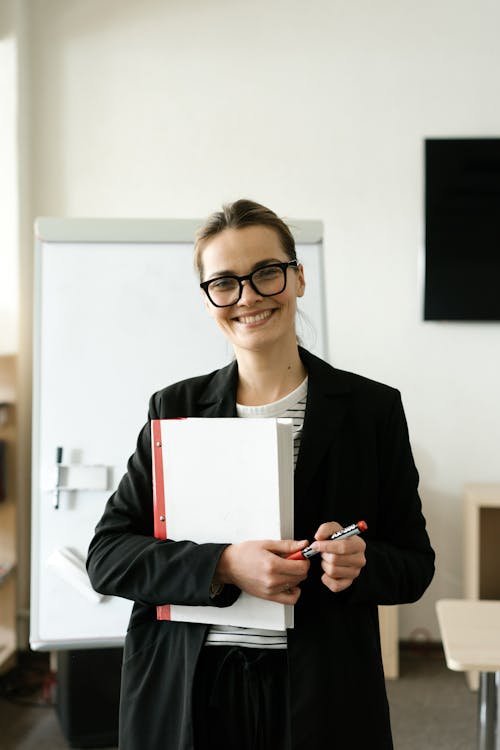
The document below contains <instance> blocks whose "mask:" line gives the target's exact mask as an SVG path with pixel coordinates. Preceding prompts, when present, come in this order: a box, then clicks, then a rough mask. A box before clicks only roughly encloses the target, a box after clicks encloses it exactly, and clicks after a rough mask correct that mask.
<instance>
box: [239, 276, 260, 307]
mask: <svg viewBox="0 0 500 750" xmlns="http://www.w3.org/2000/svg"><path fill="white" fill-rule="evenodd" d="M241 283H242V285H243V288H242V290H241V297H240V299H239V300H238V301H239V303H240V304H243V305H250V304H251V303H252V302H255V300H256V299H261V295H260V294H259V293H258V292H256V291H255V289H254V288H253V286H252V285H251V284H250V281H249V280H248V279H245V281H242V282H241Z"/></svg>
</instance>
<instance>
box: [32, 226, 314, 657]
mask: <svg viewBox="0 0 500 750" xmlns="http://www.w3.org/2000/svg"><path fill="white" fill-rule="evenodd" d="M200 224H201V222H197V221H194V220H161V219H151V220H139V219H137V220H136V219H126V220H114V219H54V218H41V219H38V220H37V222H36V224H35V234H36V242H35V256H36V257H35V304H34V307H35V311H34V321H35V323H34V325H35V330H34V374H33V375H34V377H33V382H34V392H33V467H32V547H31V618H30V622H31V625H30V644H31V647H32V648H33V649H34V650H57V649H73V648H79V649H80V648H96V647H110V646H121V645H122V644H123V642H124V638H125V632H126V628H127V624H128V619H129V616H130V611H131V607H132V602H130V601H127V600H125V599H120V598H117V597H100V596H97V595H95V594H92V591H91V590H90V586H89V582H88V578H87V576H86V573H84V572H82V571H80V572H79V571H78V561H79V560H80V561H83V560H84V559H85V557H86V554H87V549H88V545H89V542H90V540H91V538H92V536H93V533H94V528H95V526H96V524H97V522H98V520H99V519H100V517H101V515H102V512H103V509H104V505H105V503H106V501H107V499H108V497H109V495H110V494H111V493H112V492H113V491H114V490H115V489H116V487H117V485H118V483H119V481H120V479H121V477H122V475H123V473H124V472H125V469H126V463H127V460H128V458H129V456H130V455H131V453H132V452H133V451H134V449H135V443H136V439H137V435H138V433H139V430H140V428H141V427H142V425H143V424H144V422H145V421H146V418H147V406H148V401H149V397H150V395H151V394H152V393H153V392H154V391H156V390H158V389H160V388H163V387H164V386H166V385H168V384H170V383H173V382H176V381H177V380H181V379H183V378H186V377H191V376H194V375H198V374H203V373H206V372H210V371H211V370H214V369H216V368H218V367H221V366H224V365H226V364H227V363H228V362H229V361H230V360H231V358H232V350H231V347H230V346H229V345H228V344H227V342H226V340H225V338H224V336H223V334H222V333H221V332H220V331H219V329H218V328H217V326H216V325H215V324H214V322H213V320H212V319H211V318H210V317H209V316H208V315H207V313H206V311H205V309H204V305H203V302H202V297H201V292H200V289H199V287H198V279H197V277H196V274H195V272H194V269H193V262H192V255H193V252H192V250H193V241H194V234H195V231H196V228H197V226H199V225H200ZM294 234H295V237H296V242H297V256H298V258H299V260H300V262H302V263H303V265H304V271H305V277H306V293H305V295H304V297H303V298H302V299H301V300H300V303H301V304H300V307H301V310H302V311H303V312H304V313H305V314H306V316H307V319H308V320H309V323H308V324H306V325H305V326H301V324H300V321H299V324H298V333H299V336H300V338H301V341H302V343H303V344H304V346H306V347H307V348H309V349H310V350H311V351H313V352H314V353H316V354H318V355H319V356H321V357H323V358H324V359H327V351H326V342H327V331H326V316H325V299H324V286H323V251H322V225H321V223H320V222H311V221H310V222H295V223H294ZM301 328H302V330H301ZM58 447H62V449H63V451H62V466H61V467H60V468H59V480H60V482H59V483H60V484H61V483H62V484H63V485H64V484H65V483H66V484H67V485H68V484H69V486H70V487H72V489H66V490H65V489H60V490H59V493H58V494H57V502H58V507H57V508H56V507H54V506H55V503H56V492H55V489H54V488H55V485H56V481H57V478H56V472H57V471H58V470H57V467H56V456H57V448H58ZM64 467H66V468H64ZM68 477H69V478H68ZM75 487H76V489H75ZM75 560H76V563H77V564H76V565H75Z"/></svg>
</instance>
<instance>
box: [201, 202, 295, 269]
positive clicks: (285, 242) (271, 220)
mask: <svg viewBox="0 0 500 750" xmlns="http://www.w3.org/2000/svg"><path fill="white" fill-rule="evenodd" d="M256 225H260V226H265V227H270V228H271V229H274V231H275V232H276V233H277V235H278V237H279V240H280V243H281V246H282V248H283V250H284V252H285V253H286V255H287V257H288V258H289V259H290V260H296V259H297V255H296V252H295V240H294V238H293V235H292V233H291V231H290V229H289V227H288V226H287V225H286V224H285V222H284V221H283V220H282V219H280V218H279V216H277V215H276V214H275V213H274V211H271V209H270V208H266V207H265V206H262V205H261V204H260V203H255V202H254V201H251V200H247V199H246V198H240V199H239V200H237V201H235V202H234V203H226V204H225V205H224V206H222V211H216V212H215V213H213V214H211V215H210V216H209V217H208V219H207V220H206V221H205V223H204V224H203V225H202V226H201V227H200V229H199V230H198V231H197V233H196V240H195V245H194V265H195V268H196V270H197V272H198V274H199V276H200V279H202V278H203V264H202V261H201V256H202V253H203V249H204V247H205V245H206V244H207V242H208V240H210V239H212V237H215V236H216V235H217V234H220V232H223V231H224V230H225V229H243V227H251V226H256Z"/></svg>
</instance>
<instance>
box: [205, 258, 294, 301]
mask: <svg viewBox="0 0 500 750" xmlns="http://www.w3.org/2000/svg"><path fill="white" fill-rule="evenodd" d="M288 268H295V269H297V268H298V263H297V261H296V260H289V261H287V262H286V263H270V264H269V265H267V266H262V267H261V268H256V269H255V271H252V273H248V274H247V275H246V276H233V275H228V276H218V277H217V278H215V279H209V280H208V281H202V282H201V284H200V287H201V288H202V289H203V291H204V292H205V294H206V295H207V297H208V299H209V300H210V302H211V303H212V305H215V307H230V306H231V305H235V304H236V303H237V302H238V300H239V299H240V298H241V295H242V294H243V282H244V281H248V282H249V283H250V286H251V287H252V289H253V290H254V291H255V292H257V294H259V295H260V296H261V297H273V296H274V295H275V294H281V292H283V291H284V290H285V288H286V272H287V269H288Z"/></svg>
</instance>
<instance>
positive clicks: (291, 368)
mask: <svg viewBox="0 0 500 750" xmlns="http://www.w3.org/2000/svg"><path fill="white" fill-rule="evenodd" d="M236 359H237V361H238V392H237V396H236V398H237V401H238V403H239V404H244V405H245V406H260V405H262V404H271V403H272V402H273V401H278V400H279V399H280V398H284V396H286V395H287V394H288V393H291V391H293V390H295V388H297V387H298V386H299V385H300V384H301V383H302V381H303V380H304V378H305V377H306V375H307V372H306V369H305V367H304V365H303V364H302V360H301V359H300V356H299V351H298V348H297V345H295V346H294V347H293V348H291V349H290V350H289V351H281V350H280V348H279V347H276V348H274V349H273V350H272V352H259V351H249V350H239V351H237V352H236Z"/></svg>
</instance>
